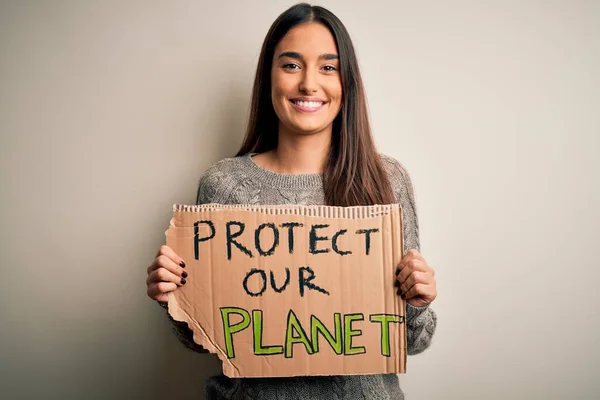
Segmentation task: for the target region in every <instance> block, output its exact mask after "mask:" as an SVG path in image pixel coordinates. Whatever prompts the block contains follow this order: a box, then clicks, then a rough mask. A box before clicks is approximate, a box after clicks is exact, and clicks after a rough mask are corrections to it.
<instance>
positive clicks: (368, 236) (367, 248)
mask: <svg viewBox="0 0 600 400" xmlns="http://www.w3.org/2000/svg"><path fill="white" fill-rule="evenodd" d="M375 232H379V229H377V228H373V229H359V230H357V231H356V233H358V234H361V233H364V234H365V254H366V255H369V252H370V251H371V233H375Z"/></svg>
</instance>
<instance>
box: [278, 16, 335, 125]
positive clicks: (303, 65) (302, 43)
mask: <svg viewBox="0 0 600 400" xmlns="http://www.w3.org/2000/svg"><path fill="white" fill-rule="evenodd" d="M271 99H272V101H273V107H274V108H275V113H276V114H277V116H278V117H279V120H280V121H281V124H283V127H284V128H285V129H286V130H288V131H291V132H294V133H298V134H315V133H322V132H327V131H329V133H331V125H332V123H333V120H334V119H335V117H336V116H337V114H338V112H339V111H340V106H341V102H342V81H341V78H340V72H339V57H338V51H337V47H336V45H335V40H334V38H333V36H332V35H331V33H330V32H329V30H328V29H327V28H326V27H325V26H323V25H321V24H318V23H314V22H309V23H305V24H301V25H298V26H296V27H295V28H293V29H291V30H290V31H289V32H288V33H287V34H286V35H285V36H284V37H283V39H281V41H280V42H279V44H278V45H277V47H276V48H275V54H274V56H273V68H272V72H271Z"/></svg>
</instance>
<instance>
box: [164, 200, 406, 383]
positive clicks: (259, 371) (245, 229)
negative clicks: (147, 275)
mask: <svg viewBox="0 0 600 400" xmlns="http://www.w3.org/2000/svg"><path fill="white" fill-rule="evenodd" d="M402 232H403V231H402V213H401V210H400V207H399V205H398V204H392V205H384V206H368V207H328V206H294V205H289V206H235V205H234V206H228V205H219V204H207V205H199V206H184V205H175V206H174V209H173V219H172V220H171V224H170V227H169V229H168V230H167V232H166V236H167V245H168V246H170V247H172V248H173V250H174V251H175V252H176V253H177V254H179V255H180V256H181V257H183V259H184V260H185V261H186V264H187V267H186V270H187V271H188V274H189V278H188V282H187V283H186V284H185V285H183V286H181V287H180V288H179V289H178V290H176V291H175V292H173V293H172V294H170V295H169V312H170V314H171V316H173V318H174V319H175V320H178V321H184V322H186V323H187V324H188V325H189V327H190V328H191V329H192V331H193V332H194V341H195V342H196V343H198V344H200V345H202V346H203V347H204V348H206V349H207V350H209V351H210V352H213V353H216V354H217V355H218V356H219V358H220V359H221V360H222V362H223V372H224V374H225V375H227V376H229V377H284V376H299V375H350V374H352V375H354V374H374V373H403V372H405V365H406V331H405V323H404V322H405V321H404V319H405V316H404V310H405V305H404V302H403V301H402V300H401V299H400V297H399V296H398V295H397V294H396V288H395V287H394V280H395V271H396V268H397V266H398V264H399V262H400V260H401V259H402V255H403V254H402V250H403V237H402Z"/></svg>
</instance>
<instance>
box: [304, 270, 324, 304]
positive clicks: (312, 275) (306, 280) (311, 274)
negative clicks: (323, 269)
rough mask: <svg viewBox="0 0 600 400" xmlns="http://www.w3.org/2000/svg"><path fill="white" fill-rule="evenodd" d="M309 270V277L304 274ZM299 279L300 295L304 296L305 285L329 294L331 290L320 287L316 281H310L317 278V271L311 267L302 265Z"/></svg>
mask: <svg viewBox="0 0 600 400" xmlns="http://www.w3.org/2000/svg"><path fill="white" fill-rule="evenodd" d="M305 272H308V277H305V276H304V273H305ZM299 275H300V277H299V279H298V284H299V285H300V296H301V297H304V287H305V286H306V287H307V288H309V289H312V290H316V291H317V292H321V293H324V294H326V295H327V296H329V292H328V291H327V290H325V289H323V288H320V287H318V286H317V285H315V284H314V283H310V281H312V280H313V279H315V271H313V270H312V268H310V267H300V270H299Z"/></svg>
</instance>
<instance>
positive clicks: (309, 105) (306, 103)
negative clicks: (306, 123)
mask: <svg viewBox="0 0 600 400" xmlns="http://www.w3.org/2000/svg"><path fill="white" fill-rule="evenodd" d="M294 103H296V104H298V105H299V106H300V107H305V108H318V107H321V106H322V105H323V103H322V102H320V101H295V102H294Z"/></svg>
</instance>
